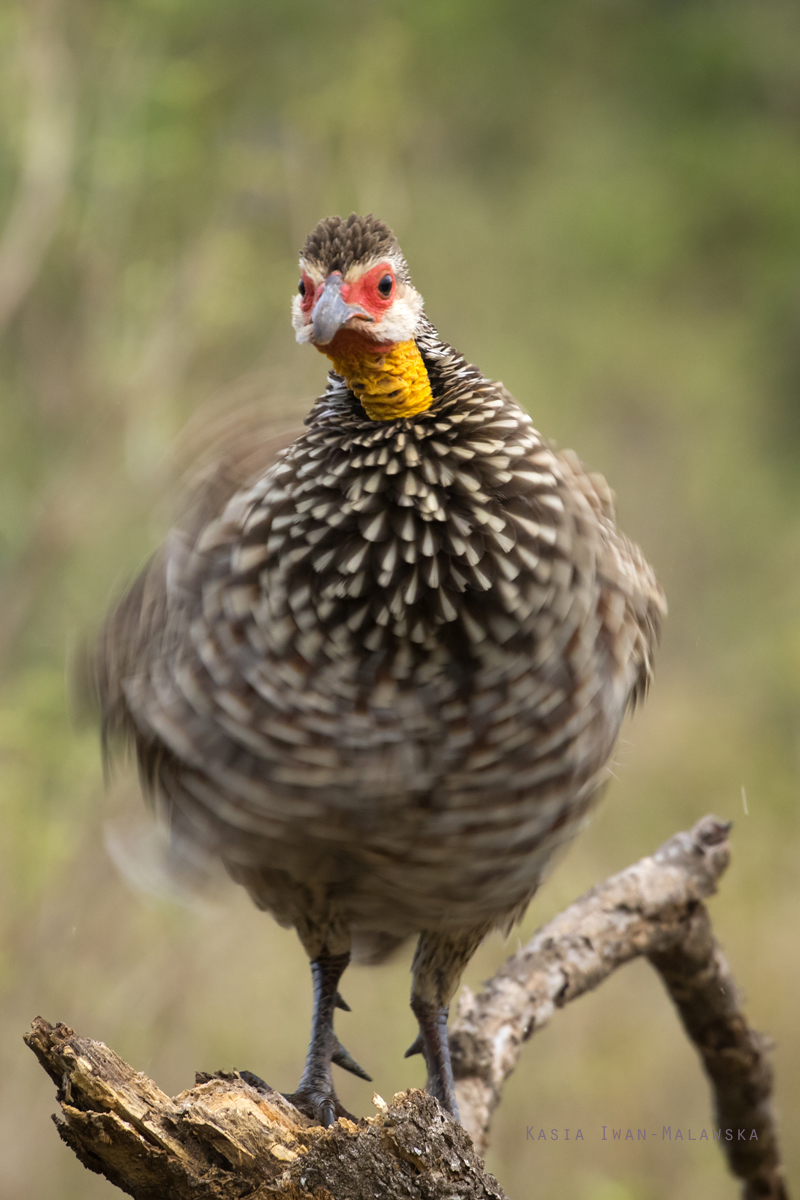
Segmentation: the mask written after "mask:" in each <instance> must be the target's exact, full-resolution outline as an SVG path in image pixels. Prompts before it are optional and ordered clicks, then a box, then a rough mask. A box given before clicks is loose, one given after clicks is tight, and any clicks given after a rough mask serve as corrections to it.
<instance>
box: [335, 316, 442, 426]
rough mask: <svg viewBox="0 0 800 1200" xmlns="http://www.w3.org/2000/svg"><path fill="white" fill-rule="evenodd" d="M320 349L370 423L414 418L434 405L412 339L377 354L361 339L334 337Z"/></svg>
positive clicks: (372, 347) (416, 347) (425, 375)
mask: <svg viewBox="0 0 800 1200" xmlns="http://www.w3.org/2000/svg"><path fill="white" fill-rule="evenodd" d="M320 349H321V350H322V352H323V353H324V354H326V355H327V356H328V358H329V359H330V360H331V362H332V363H333V369H334V371H335V372H336V374H337V375H341V377H342V378H343V379H344V380H346V382H347V386H348V387H349V388H350V391H351V392H353V394H354V395H355V396H357V397H358V399H359V400H360V401H361V403H362V405H363V407H364V409H365V411H366V414H367V416H368V417H369V418H370V420H371V421H394V420H397V419H398V418H399V417H413V416H416V414H417V413H421V412H424V411H425V410H426V409H427V408H430V406H431V404H432V403H433V393H432V391H431V383H430V379H429V378H428V372H427V370H426V368H425V363H424V362H423V361H422V355H421V354H420V352H419V347H418V346H417V343H416V342H415V341H414V339H413V338H411V339H410V340H409V341H407V342H395V343H394V344H392V345H388V346H385V347H378V349H377V353H376V349H375V347H374V343H373V344H372V346H371V347H370V346H368V345H367V344H366V340H365V339H364V338H361V337H352V338H345V337H342V336H341V335H337V336H336V337H335V338H334V340H333V342H331V343H330V345H329V346H321V347H320Z"/></svg>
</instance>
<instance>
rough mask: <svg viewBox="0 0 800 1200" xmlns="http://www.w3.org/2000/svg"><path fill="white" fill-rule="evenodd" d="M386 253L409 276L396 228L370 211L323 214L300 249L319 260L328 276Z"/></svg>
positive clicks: (303, 256)
mask: <svg viewBox="0 0 800 1200" xmlns="http://www.w3.org/2000/svg"><path fill="white" fill-rule="evenodd" d="M382 254H385V255H387V256H389V255H390V256H391V258H392V260H393V262H394V263H395V264H396V265H397V266H398V267H401V268H402V269H401V270H399V271H398V273H399V274H401V275H403V276H404V277H405V278H406V279H407V278H408V267H407V265H406V263H405V259H404V258H403V255H402V251H401V250H400V246H399V243H398V241H397V238H396V237H395V235H394V233H393V232H392V230H391V229H390V228H389V226H388V225H385V224H384V223H383V221H379V220H378V218H377V217H373V215H372V213H367V215H366V216H365V217H360V216H358V214H357V213H351V214H350V216H349V217H347V218H346V219H345V218H344V217H338V216H336V217H323V219H322V220H321V221H320V222H319V224H318V225H317V226H316V228H315V229H313V230H312V231H311V233H310V234H309V235H308V237H307V238H306V241H305V245H304V246H303V249H302V250H301V252H300V256H301V258H303V259H305V260H306V261H307V262H313V263H316V264H317V265H318V266H319V267H321V268H322V270H323V271H324V272H325V274H326V275H329V274H330V273H331V271H341V272H342V274H343V275H344V274H345V273H346V272H347V271H348V270H349V269H350V267H352V266H353V264H354V263H357V262H362V261H363V262H366V261H367V260H369V259H371V258H375V257H377V256H380V255H382Z"/></svg>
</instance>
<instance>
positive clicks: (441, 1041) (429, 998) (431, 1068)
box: [406, 928, 486, 1120]
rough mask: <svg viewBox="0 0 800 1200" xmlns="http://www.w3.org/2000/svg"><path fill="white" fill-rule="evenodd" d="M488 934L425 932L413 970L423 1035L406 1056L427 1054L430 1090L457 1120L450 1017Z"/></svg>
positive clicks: (415, 1005) (415, 1010)
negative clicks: (465, 973) (470, 964)
mask: <svg viewBox="0 0 800 1200" xmlns="http://www.w3.org/2000/svg"><path fill="white" fill-rule="evenodd" d="M485 933H486V929H485V928H481V929H469V930H465V931H464V932H463V933H458V934H445V933H434V932H430V931H428V932H425V933H423V934H421V935H420V939H419V942H418V943H417V950H416V953H415V955H414V963H413V965H412V968H411V970H412V972H413V983H412V986H411V1011H412V1012H413V1013H414V1016H415V1017H416V1018H417V1021H418V1022H419V1035H418V1037H417V1038H416V1039H415V1041H414V1042H413V1043H412V1045H411V1046H409V1048H408V1050H407V1051H406V1057H407V1058H408V1057H409V1056H410V1055H412V1054H423V1055H424V1057H425V1064H426V1066H427V1068H428V1082H427V1084H426V1091H427V1092H428V1093H429V1094H430V1095H431V1096H435V1097H436V1099H437V1100H438V1101H439V1103H440V1104H441V1105H442V1107H443V1108H444V1109H446V1110H447V1112H449V1113H450V1114H451V1116H453V1117H455V1118H456V1120H458V1119H459V1115H458V1105H457V1103H456V1090H455V1082H454V1080H453V1068H452V1065H451V1062H450V1043H449V1041H448V1038H447V1017H448V1013H449V1011H450V1001H451V999H452V998H453V995H454V993H455V990H456V988H457V987H458V984H459V981H460V979H461V975H462V973H463V971H464V967H465V966H466V965H467V963H468V962H469V960H470V959H471V958H472V955H473V954H474V953H475V951H476V949H477V948H478V946H479V945H480V943H481V941H482V940H483V937H484V934H485Z"/></svg>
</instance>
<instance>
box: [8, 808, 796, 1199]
mask: <svg viewBox="0 0 800 1200" xmlns="http://www.w3.org/2000/svg"><path fill="white" fill-rule="evenodd" d="M729 831H730V826H729V825H728V824H726V823H724V822H722V821H720V820H718V819H717V818H716V817H713V816H707V817H704V818H703V819H702V820H700V821H698V823H697V824H696V825H695V826H694V828H693V829H692V830H690V831H689V832H683V833H677V834H675V835H674V836H673V837H672V838H670V839H669V841H667V842H665V843H664V845H663V846H661V847H660V849H659V850H657V851H656V852H655V853H654V854H652V855H649V856H647V857H645V858H643V859H641V860H640V861H639V862H637V863H634V864H633V865H632V866H630V867H628V868H627V869H626V870H624V871H621V872H620V873H619V874H617V875H613V876H611V877H610V878H608V879H606V880H605V881H604V882H603V883H601V884H599V885H598V886H597V887H595V888H592V890H591V891H590V892H588V893H587V894H586V895H585V896H583V897H582V898H581V899H580V900H577V901H576V902H575V903H574V904H572V905H570V906H569V908H567V909H565V910H564V912H562V913H560V914H559V915H558V916H557V917H555V918H554V919H553V920H552V921H550V922H549V923H548V924H547V925H545V926H543V927H542V928H541V929H540V930H538V931H537V933H535V934H534V936H533V937H532V938H531V940H530V941H529V942H528V944H527V945H526V946H524V947H523V948H522V949H521V950H520V951H519V952H518V953H516V954H514V955H512V956H511V957H510V958H509V959H508V960H507V961H506V962H505V963H504V965H503V966H502V967H501V968H500V970H499V971H497V973H496V974H495V975H494V976H493V977H492V978H491V979H490V980H489V981H488V982H487V983H486V985H485V986H484V988H483V990H482V991H481V992H480V993H479V994H477V995H475V994H473V993H472V992H471V991H470V990H469V989H468V988H464V989H463V991H462V993H461V997H460V1001H459V1008H458V1013H457V1015H456V1018H455V1020H454V1021H453V1023H452V1027H451V1032H450V1043H451V1052H452V1056H453V1069H454V1074H455V1078H456V1091H457V1096H458V1103H459V1108H460V1111H461V1117H462V1122H463V1127H462V1126H461V1125H459V1124H457V1123H456V1122H454V1121H453V1120H452V1119H451V1118H450V1117H449V1116H448V1115H447V1114H446V1113H444V1111H443V1110H442V1109H441V1108H440V1107H439V1105H438V1104H437V1102H436V1101H435V1100H434V1099H432V1098H431V1097H430V1096H427V1095H425V1094H424V1093H423V1092H419V1091H416V1090H411V1091H408V1092H402V1093H399V1094H398V1095H396V1096H395V1097H394V1099H393V1100H392V1102H391V1104H386V1102H385V1101H383V1100H382V1099H381V1098H380V1097H379V1096H377V1095H376V1096H375V1097H374V1098H373V1101H374V1103H375V1105H376V1109H377V1111H376V1114H375V1115H374V1116H373V1117H371V1118H369V1119H367V1120H362V1121H359V1122H353V1121H349V1120H346V1119H340V1120H339V1121H337V1122H336V1123H335V1125H333V1126H332V1127H331V1128H330V1129H323V1128H322V1127H321V1126H316V1125H313V1124H312V1123H311V1122H310V1121H309V1119H308V1118H307V1117H305V1116H303V1115H302V1114H301V1113H299V1112H298V1110H297V1109H295V1108H294V1106H293V1105H292V1104H290V1103H289V1101H288V1100H286V1099H285V1098H284V1097H283V1096H282V1095H281V1094H280V1093H279V1092H276V1091H273V1090H272V1089H267V1090H263V1089H261V1088H257V1087H254V1086H251V1084H250V1083H248V1082H246V1081H245V1080H244V1079H242V1078H241V1076H239V1075H238V1074H237V1073H236V1072H233V1073H230V1074H224V1073H219V1074H217V1075H215V1076H207V1075H198V1076H197V1082H196V1085H195V1087H193V1088H191V1089H190V1090H188V1091H185V1092H182V1093H181V1094H180V1095H179V1096H176V1097H175V1098H174V1099H171V1098H170V1097H168V1096H167V1095H165V1093H164V1092H162V1091H161V1090H160V1089H159V1088H158V1087H157V1086H156V1084H154V1083H153V1082H152V1081H151V1080H150V1079H148V1078H147V1077H146V1076H145V1075H142V1074H140V1073H138V1072H136V1071H134V1070H133V1068H132V1067H130V1066H129V1065H128V1064H127V1063H125V1062H123V1060H122V1059H121V1058H119V1056H118V1055H116V1054H115V1053H114V1052H113V1050H110V1049H109V1048H108V1047H106V1046H105V1045H104V1044H103V1043H102V1042H95V1041H92V1040H91V1039H88V1038H82V1037H78V1036H76V1035H75V1034H74V1033H73V1031H72V1030H71V1029H69V1028H68V1027H67V1026H65V1025H55V1026H52V1025H50V1024H48V1022H46V1021H44V1020H43V1019H42V1018H41V1017H38V1018H37V1019H36V1020H35V1021H34V1023H33V1027H32V1029H31V1031H30V1033H28V1034H27V1035H26V1036H25V1041H26V1043H27V1044H28V1046H30V1048H31V1049H32V1050H33V1052H34V1053H35V1054H36V1056H37V1058H38V1059H39V1061H40V1063H41V1064H42V1066H43V1067H44V1069H45V1070H46V1071H47V1073H48V1074H49V1075H50V1077H51V1078H52V1079H53V1082H54V1083H55V1084H56V1087H57V1089H58V1092H57V1096H58V1101H59V1104H60V1106H61V1113H60V1115H59V1116H58V1117H56V1118H54V1119H55V1120H56V1124H57V1127H58V1131H59V1134H60V1136H61V1138H62V1139H63V1140H64V1142H66V1144H67V1145H68V1146H70V1148H71V1149H72V1150H73V1151H74V1152H75V1154H76V1155H77V1156H78V1158H79V1159H80V1161H81V1162H82V1163H83V1164H84V1165H85V1166H86V1167H88V1168H89V1169H90V1170H92V1171H96V1172H98V1173H100V1174H103V1175H105V1176H106V1177H107V1178H108V1179H109V1180H111V1182H112V1183H114V1184H116V1185H117V1186H118V1187H120V1188H121V1189H122V1190H123V1191H125V1192H127V1193H128V1194H129V1195H131V1196H133V1197H135V1198H136V1200H162V1198H165V1197H170V1200H184V1198H185V1200H189V1197H191V1198H192V1200H234V1198H236V1200H238V1198H240V1197H241V1198H243V1197H247V1198H248V1200H300V1198H301V1197H302V1198H304V1200H306V1198H313V1200H340V1198H341V1200H345V1198H346V1200H362V1198H363V1200H367V1198H369V1200H373V1198H374V1197H375V1196H381V1197H386V1198H387V1200H394V1198H395V1197H396V1198H397V1200H400V1197H403V1198H404V1200H407V1198H408V1197H410V1196H413V1197H420V1198H424V1200H444V1198H447V1200H455V1197H460V1198H461V1200H473V1198H474V1200H489V1198H492V1200H495V1198H496V1200H502V1198H503V1197H504V1193H503V1191H502V1189H501V1187H500V1185H499V1184H498V1183H497V1181H496V1180H495V1179H494V1178H493V1177H492V1176H491V1175H489V1174H488V1173H487V1172H486V1170H485V1168H484V1165H483V1162H482V1160H481V1158H480V1154H481V1153H482V1152H484V1151H485V1149H486V1146H487V1144H488V1139H489V1128H490V1125H491V1119H492V1115H493V1113H494V1110H495V1109H496V1107H497V1105H498V1104H499V1102H500V1098H501V1096H502V1091H503V1086H504V1084H505V1081H506V1080H507V1079H508V1077H509V1076H510V1075H511V1073H512V1072H513V1071H514V1069H515V1067H516V1065H517V1062H518V1060H519V1056H520V1053H521V1049H522V1045H523V1043H524V1042H525V1041H527V1039H528V1038H529V1037H531V1035H532V1034H533V1033H535V1032H536V1031H538V1030H539V1029H542V1028H543V1027H544V1026H545V1025H546V1024H547V1022H548V1021H549V1020H550V1019H551V1017H552V1016H553V1014H554V1013H555V1012H556V1010H557V1009H559V1008H563V1007H564V1005H566V1004H568V1003H570V1002H571V1001H572V1000H575V999H577V997H578V996H581V995H583V994H584V993H585V992H588V991H591V990H593V989H594V988H596V987H598V986H599V985H600V984H601V983H602V982H603V980H605V979H606V978H608V976H609V975H610V974H611V973H612V972H613V971H615V970H616V969H617V968H618V967H620V966H622V965H623V964H624V963H626V962H630V960H631V959H633V958H637V957H640V956H645V957H646V958H648V960H649V961H650V962H651V964H652V965H653V966H654V967H655V969H656V970H657V971H658V973H659V974H660V976H661V979H662V981H663V983H664V985H665V987H666V988H667V991H668V992H669V994H670V996H671V998H672V1000H673V1002H674V1004H675V1006H676V1008H677V1010H678V1013H679V1015H680V1018H681V1021H682V1023H683V1027H684V1030H685V1031H686V1034H687V1036H688V1037H689V1039H690V1040H691V1042H692V1043H693V1045H694V1046H695V1048H696V1049H697V1051H698V1054H699V1056H700V1059H701V1062H702V1065H703V1067H704V1069H705V1072H706V1075H707V1077H708V1079H709V1082H710V1084H711V1090H712V1096H713V1103H714V1120H715V1123H716V1124H719V1125H720V1126H722V1127H724V1128H733V1129H739V1128H742V1129H746V1130H747V1131H748V1133H747V1140H745V1141H742V1140H739V1139H735V1140H733V1141H730V1142H727V1141H723V1142H722V1143H721V1145H722V1147H723V1148H724V1150H725V1152H726V1155H727V1159H728V1166H729V1168H730V1170H731V1172H732V1173H733V1175H735V1176H736V1178H737V1179H738V1180H739V1181H740V1184H741V1196H742V1197H743V1200H788V1195H789V1193H788V1190H787V1187H786V1182H785V1178H784V1173H783V1168H782V1165H781V1159H780V1151H779V1145H778V1136H777V1128H776V1123H775V1118H774V1114H773V1110H772V1104H771V1096H772V1069H771V1066H770V1063H769V1060H768V1057H767V1052H768V1049H769V1042H768V1039H766V1038H765V1037H764V1036H763V1035H762V1034H759V1033H757V1032H756V1031H755V1030H753V1029H752V1028H751V1027H750V1026H749V1024H748V1022H747V1020H746V1018H745V1016H744V1014H743V1012H742V1009H741V1002H740V998H739V993H738V989H737V986H736V982H735V980H734V978H733V975H732V973H731V970H730V967H729V966H728V963H727V961H726V959H725V957H724V955H723V953H722V950H721V949H720V947H719V945H718V943H717V942H716V940H715V938H714V935H713V931H712V928H711V922H710V919H709V915H708V911H707V909H706V907H705V905H704V904H703V901H704V900H705V899H706V898H707V897H708V896H710V895H712V894H713V893H714V892H715V891H716V887H717V882H718V880H719V878H720V876H721V875H722V874H723V872H724V871H725V869H726V867H727V866H728V863H729V861H730V845H729V842H728V834H729ZM752 1130H755V1134H756V1136H755V1137H752V1136H751V1133H750V1131H752Z"/></svg>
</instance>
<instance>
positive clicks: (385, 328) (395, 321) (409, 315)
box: [365, 283, 423, 342]
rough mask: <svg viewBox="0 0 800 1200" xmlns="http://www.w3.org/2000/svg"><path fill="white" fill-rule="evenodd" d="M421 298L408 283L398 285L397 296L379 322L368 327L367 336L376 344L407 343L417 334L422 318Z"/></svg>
mask: <svg viewBox="0 0 800 1200" xmlns="http://www.w3.org/2000/svg"><path fill="white" fill-rule="evenodd" d="M422 304H423V301H422V296H420V294H419V292H417V291H415V290H414V288H413V287H412V286H411V284H409V283H398V285H397V296H396V298H395V302H394V304H393V305H392V307H391V308H389V309H387V311H386V313H385V314H384V316H383V319H382V320H381V321H378V322H377V324H375V325H370V326H369V329H368V331H365V332H369V336H370V337H373V338H375V340H376V341H378V342H408V341H410V340H411V338H413V337H414V335H415V334H416V332H417V328H418V326H419V321H420V317H421V316H422Z"/></svg>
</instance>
